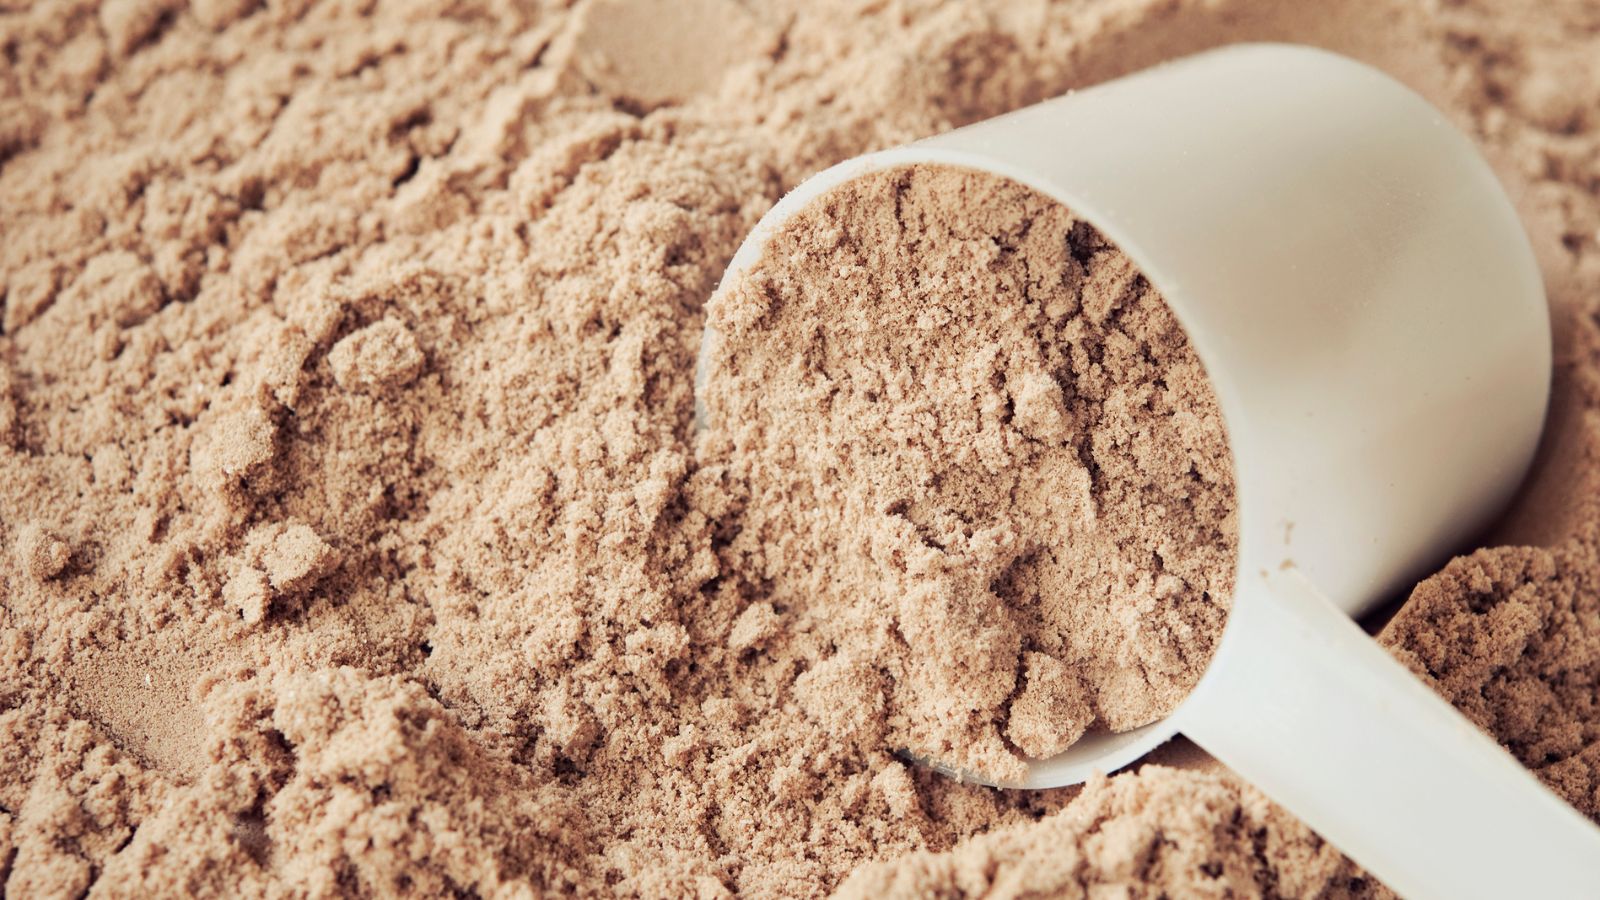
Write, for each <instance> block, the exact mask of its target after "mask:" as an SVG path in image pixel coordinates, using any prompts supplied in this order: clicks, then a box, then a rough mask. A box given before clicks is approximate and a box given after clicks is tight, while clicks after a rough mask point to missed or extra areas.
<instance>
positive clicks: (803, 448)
mask: <svg viewBox="0 0 1600 900" xmlns="http://www.w3.org/2000/svg"><path fill="white" fill-rule="evenodd" d="M706 314H707V328H708V329H710V330H711V331H713V332H714V333H715V335H716V338H714V339H713V341H712V342H711V344H710V345H709V346H710V347H711V348H712V349H711V351H710V352H711V359H710V360H709V361H708V362H709V368H708V370H707V375H708V378H707V381H706V384H705V389H704V392H705V398H704V399H705V403H706V406H707V408H708V409H709V410H710V416H709V427H710V435H709V436H708V438H707V441H706V445H707V447H708V448H710V449H709V453H710V454H711V455H724V456H726V457H727V459H728V467H729V470H730V472H731V473H732V478H733V480H734V481H735V482H736V483H737V484H738V485H739V488H740V490H741V491H742V492H744V493H745V494H746V495H747V499H746V500H745V501H744V510H743V516H742V518H741V519H740V521H739V524H738V528H739V532H738V536H737V537H736V538H735V539H734V540H733V542H732V544H731V547H732V549H733V551H734V552H735V553H737V554H738V555H739V557H740V565H739V569H740V570H741V571H743V572H747V573H750V574H751V575H753V576H755V577H757V578H759V580H760V582H761V585H760V586H761V589H762V590H764V591H766V596H767V599H766V600H765V601H764V602H763V604H761V605H760V606H758V607H752V609H753V610H761V612H748V613H747V615H751V616H755V615H762V616H764V615H768V612H766V611H767V610H774V611H775V610H776V609H778V608H780V607H781V608H784V609H787V610H791V611H792V613H791V618H792V619H793V620H794V622H795V624H794V627H799V628H806V629H817V630H818V631H820V632H821V633H824V634H827V635H828V636H829V639H830V641H831V643H832V644H833V645H834V646H836V648H837V651H836V652H835V653H834V654H833V655H831V656H829V657H828V658H827V659H825V660H823V661H821V662H820V663H819V664H818V665H817V666H815V667H814V668H812V669H810V670H809V671H807V672H805V673H804V674H803V675H801V677H800V679H799V681H798V682H797V684H796V688H797V693H798V695H799V697H800V699H801V702H802V704H804V705H805V706H806V707H807V708H808V709H811V710H814V711H815V712H816V714H817V715H819V716H821V717H823V718H824V720H825V721H828V722H830V723H831V724H833V725H835V726H837V727H839V728H840V729H844V730H849V731H852V732H860V731H863V730H865V731H870V732H871V733H872V734H873V735H874V736H875V737H877V738H879V739H881V740H885V741H888V742H889V743H890V745H892V746H902V747H907V748H909V749H910V750H911V751H912V752H913V753H916V754H918V755H926V756H932V757H934V758H937V759H938V760H940V761H942V762H945V763H947V764H950V765H954V766H959V767H962V768H966V769H970V770H973V771H977V772H981V773H983V774H985V775H988V776H990V777H999V778H1012V779H1015V778H1018V777H1020V776H1021V774H1022V762H1021V757H1034V758H1038V757H1045V756H1050V755H1052V754H1054V753H1057V752H1059V751H1060V750H1062V749H1064V748H1066V747H1067V746H1069V745H1070V744H1072V743H1073V742H1074V741H1076V740H1077V739H1078V738H1079V737H1081V736H1082V735H1083V734H1084V732H1085V731H1086V730H1087V729H1089V728H1091V727H1095V726H1101V727H1105V728H1109V729H1111V730H1114V731H1125V730H1128V729H1131V728H1136V727H1138V726H1140V725H1145V724H1148V723H1149V722H1152V721H1154V720H1156V719H1158V718H1160V717H1162V716H1164V715H1166V714H1167V713H1170V712H1171V711H1172V710H1173V709H1175V708H1176V707H1177V705H1178V703H1179V702H1180V701H1181V700H1182V699H1183V697H1184V696H1185V695H1186V694H1187V692H1188V691H1189V689H1190V688H1192V687H1193V686H1194V684H1195V682H1196V681H1197V680H1198V679H1199V677H1200V674H1201V672H1202V671H1203V670H1204V668H1205V666H1206V664H1207V663H1208V662H1210V659H1211V653H1212V650H1213V648H1214V646H1215V644H1216V640H1217V638H1218V636H1219V634H1220V632H1221V630H1222V626H1223V621H1224V618H1225V614H1226V611H1227V607H1228V598H1229V593H1230V590H1231V585H1232V580H1233V577H1234V565H1235V561H1236V558H1237V556H1236V552H1235V547H1236V538H1235V531H1236V528H1235V519H1236V515H1235V509H1234V497H1233V474H1232V468H1231V461H1230V457H1229V453H1228V447H1227V442H1226V439H1225V436H1224V433H1223V427H1222V419H1221V415H1220V412H1219V411H1218V409H1217V403H1216V399H1215V398H1214V397H1213V395H1212V392H1211V388H1210V386H1209V384H1208V383H1207V380H1206V376H1205V372H1204V371H1203V370H1202V368H1201V366H1200V362H1199V360H1198V359H1197V358H1196V357H1195V354H1194V350H1193V349H1192V348H1191V347H1190V346H1189V343H1188V340H1187V339H1186V338H1185V336H1184V333H1183V330H1182V328H1181V327H1180V326H1179V325H1178V323H1177V322H1176V320H1175V319H1174V318H1173V315H1172V312H1171V311H1170V310H1169V309H1168V308H1167V306H1166V304H1165V303H1164V302H1163V301H1162V299H1161V297H1160V296H1159V295H1158V294H1157V293H1156V291H1155V289H1154V288H1152V287H1151V285H1150V284H1149V282H1147V281H1146V280H1145V279H1144V277H1143V276H1142V275H1140V274H1139V272H1138V271H1137V270H1136V269H1135V268H1134V266H1133V264H1132V263H1131V262H1130V261H1129V260H1128V258H1127V257H1126V256H1125V255H1123V254H1122V253H1121V252H1120V251H1118V250H1117V249H1116V248H1115V247H1113V246H1111V245H1110V244H1109V243H1108V242H1107V241H1106V240H1105V239H1104V238H1103V237H1102V236H1101V235H1100V234H1099V233H1097V232H1096V231H1095V230H1094V229H1093V228H1091V227H1090V226H1089V225H1088V224H1087V223H1085V222H1083V221H1081V220H1079V219H1077V218H1075V217H1074V216H1073V215H1072V213H1071V212H1070V211H1068V210H1067V209H1065V208H1063V207H1062V206H1061V205H1060V204H1058V203H1055V202H1054V201H1052V200H1050V199H1049V198H1047V197H1045V196H1043V195H1041V194H1039V193H1037V192H1035V191H1033V190H1030V189H1028V188H1025V187H1022V186H1021V185H1018V184H1015V183H1012V182H1009V181H1006V180H1004V179H1002V178H999V177H997V176H993V175H987V174H983V173H978V172H973V171H967V170H962V169H955V168H942V167H934V166H915V167H908V168H900V169H893V170H889V171H884V172H878V173H875V174H872V175H869V176H865V177H862V178H859V179H856V180H854V181H851V182H849V183H847V184H845V185H842V186H840V187H837V188H834V189H833V190H831V191H830V192H828V193H827V194H825V195H824V196H822V197H820V198H819V199H817V200H815V201H813V202H812V204H811V205H810V206H809V207H807V208H806V209H804V210H802V211H800V212H799V213H797V214H796V215H794V216H793V217H792V218H790V219H789V220H788V221H787V222H785V223H784V225H783V226H782V227H781V228H779V230H778V231H777V232H776V233H775V234H774V235H772V237H771V238H770V239H769V240H768V241H767V243H766V245H765V247H764V249H763V252H762V255H761V258H760V259H759V261H757V262H756V263H755V265H754V266H752V267H751V268H750V269H749V270H747V271H745V272H743V273H741V274H740V275H739V276H738V277H737V278H736V279H735V280H733V281H732V282H731V283H729V284H726V285H724V287H723V288H722V290H721V291H719V293H718V294H717V295H716V296H715V297H714V298H713V299H712V300H711V302H710V303H709V304H708V306H707V313H706Z"/></svg>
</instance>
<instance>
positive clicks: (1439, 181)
mask: <svg viewBox="0 0 1600 900" xmlns="http://www.w3.org/2000/svg"><path fill="white" fill-rule="evenodd" d="M911 163H941V164H946V165H953V166H962V167H966V168H971V169H978V170H982V171H985V172H990V173H994V174H997V175H1002V176H1005V177H1009V178H1011V179H1014V180H1016V181H1018V182H1021V183H1023V184H1025V185H1028V186H1030V187H1032V188H1034V189H1036V190H1039V191H1041V192H1043V193H1045V194H1047V195H1049V196H1052V197H1054V198H1056V199H1057V200H1059V201H1061V202H1062V203H1063V204H1065V205H1066V206H1067V207H1068V208H1070V209H1071V210H1073V211H1074V212H1075V213H1076V214H1078V215H1079V216H1081V217H1082V218H1084V219H1086V220H1087V221H1088V222H1090V223H1091V224H1093V225H1094V226H1095V227H1096V228H1098V229H1099V230H1100V232H1101V233H1103V234H1104V235H1106V237H1108V238H1109V239H1111V240H1112V241H1113V242H1115V243H1116V244H1117V245H1118V246H1119V247H1120V248H1121V249H1122V250H1123V251H1124V252H1125V253H1126V254H1127V255H1128V256H1129V257H1131V258H1132V259H1133V261H1134V262H1135V263H1137V264H1138V266H1139V267H1140V268H1141V269H1142V270H1143V272H1144V274H1145V275H1146V277H1148V278H1149V280H1150V281H1151V283H1153V284H1154V285H1155V286H1156V287H1157V288H1158V289H1159V290H1160V292H1161V294H1162V296H1164V297H1165V298H1166V300H1167V301H1168V303H1169V304H1170V305H1171V307H1172V309H1173V311H1174V313H1175V314H1176V316H1177V318H1178V320H1179V321H1180V322H1181V323H1182V324H1183V326H1184V328H1185V330H1186V331H1187V332H1188V334H1189V338H1190V341H1191V343H1192V344H1193V346H1194V348H1195V350H1196V352H1197V353H1198V355H1199V356H1200V359H1201V361H1202V362H1203V363H1204V365H1205V367H1206V370H1207V372H1208V373H1209V375H1210V377H1211V380H1212V382H1213V385H1214V388H1215V390H1216V394H1217V397H1218V400H1219V402H1220V405H1221V408H1222V412H1223V416H1224V420H1225V422H1226V425H1227V430H1228V436H1229V441H1230V445H1231V448H1232V451H1233V456H1234V471H1235V477H1236V480H1237V483H1238V504H1239V523H1240V524H1239V527H1240V534H1239V540H1240V544H1239V572H1238V576H1237V582H1236V585H1237V587H1236V592H1235V596H1234V597H1233V610H1232V613H1231V615H1230V618H1229V621H1228V625H1227V628H1226V631H1225V633H1224V635H1223V639H1222V641H1221V643H1220V646H1219V649H1218V651H1217V654H1216V657H1215V658H1214V659H1213V661H1212V663H1211V666H1210V668H1209V669H1208V670H1207V672H1206V674H1205V676H1204V678H1203V679H1202V680H1201V682H1200V684H1199V686H1198V687H1197V688H1196V689H1195V691H1194V693H1193V694H1192V695H1191V696H1190V697H1189V698H1188V700H1187V701H1186V702H1185V703H1184V704H1183V706H1182V707H1181V708H1180V709H1179V710H1178V711H1177V712H1176V713H1175V714H1173V715H1172V716H1170V717H1169V718H1167V719H1165V720H1163V721H1161V722H1157V723H1155V724H1153V725H1149V726H1146V727H1144V728H1141V729H1138V730H1136V731H1131V732H1127V733H1124V734H1104V733H1101V734H1091V735H1089V736H1087V737H1085V738H1084V739H1083V740H1081V741H1080V742H1078V743H1077V744H1076V745H1074V746H1073V747H1072V748H1071V749H1069V750H1068V751H1067V752H1065V753H1063V754H1061V755H1060V756H1057V757H1055V758H1053V759H1048V760H1044V761H1040V762H1036V763H1034V764H1033V765H1032V766H1031V767H1030V769H1029V772H1028V777H1027V779H1026V780H1024V781H1023V782H1022V783H1021V784H1016V785H1005V786H1007V787H1034V788H1042V787H1051V786H1056V785H1064V784H1071V783H1075V782H1079V781H1082V780H1084V779H1085V778H1086V777H1087V776H1089V775H1090V774H1091V773H1092V772H1094V771H1097V770H1099V771H1107V772H1109V771H1112V770H1115V769H1118V768H1121V767H1122V766H1125V765H1127V764H1128V763H1130V762H1133V761H1134V760H1136V759H1138V758H1139V757H1140V756H1142V755H1144V754H1145V753H1146V752H1148V751H1149V750H1151V749H1152V748H1154V747H1156V746H1157V745H1158V744H1160V743H1162V742H1163V741H1166V740H1167V739H1169V738H1171V737H1172V736H1173V735H1174V734H1176V733H1178V732H1182V733H1183V734H1185V735H1187V736H1189V737H1190V738H1191V739H1193V740H1194V741H1195V742H1196V743H1197V744H1199V745H1200V746H1201V747H1203V748H1205V749H1206V750H1207V751H1209V752H1210V753H1211V754H1212V755H1214V756H1215V757H1217V758H1218V759H1220V760H1221V761H1222V762H1223V763H1225V764H1226V765H1228V766H1229V767H1230V768H1232V769H1233V770H1234V771H1235V772H1237V773H1238V774H1240V775H1241V776H1243V777H1244V778H1245V779H1247V780H1249V781H1250V782H1251V783H1253V784H1255V785H1256V786H1257V787H1259V788H1260V789H1261V790H1263V791H1264V792H1266V793H1267V794H1268V795H1269V796H1270V797H1272V798H1273V799H1274V800H1276V801H1277V802H1278V803H1280V804H1282V805H1283V806H1284V807H1286V808H1287V809H1288V810H1289V811H1290V812H1292V813H1294V814H1295V815H1297V816H1299V817H1300V818H1301V819H1303V820H1304V821H1306V822H1307V823H1308V824H1309V825H1311V826H1312V827H1313V828H1315V829H1316V830H1317V831H1318V832H1319V833H1320V834H1322V835H1323V836H1324V837H1325V838H1327V839H1328V840H1329V841H1331V842H1333V843H1334V844H1335V845H1336V846H1338V847H1339V848H1340V849H1341V850H1343V851H1344V852H1345V853H1347V854H1348V855H1350V856H1351V857H1352V858H1354V859H1355V860H1356V861H1357V862H1358V863H1360V864H1361V865H1362V866H1364V867H1366V868H1367V869H1368V870H1369V871H1370V872H1372V873H1373V874H1374V875H1376V876H1377V877H1378V878H1380V879H1381V880H1382V881H1383V882H1384V883H1386V884H1387V885H1388V886H1389V887H1391V888H1393V889H1395V890H1397V891H1399V892H1400V893H1401V894H1403V895H1405V896H1408V897H1417V898H1422V897H1443V898H1471V897H1485V898H1490V897H1492V898H1506V897H1540V898H1555V897H1584V898H1596V897H1600V829H1596V828H1595V827H1594V826H1593V825H1592V824H1590V823H1589V822H1588V821H1587V820H1586V819H1584V818H1583V817H1582V816H1580V815H1579V814H1578V813H1577V812H1575V811H1574V810H1573V809H1572V808H1571V807H1569V806H1567V805H1566V804H1565V803H1563V802H1562V801H1561V800H1560V799H1558V798H1557V797H1556V796H1555V795H1554V794H1552V793H1550V792H1549V791H1548V790H1546V789H1545V788H1544V787H1543V786H1542V785H1541V784H1540V783H1539V782H1538V780H1537V779H1535V778H1534V777H1533V776H1532V774H1530V773H1529V772H1528V771H1527V770H1526V769H1524V768H1523V767H1522V766H1521V765H1519V764H1518V763H1517V762H1516V760H1515V759H1514V758H1513V757H1511V756H1510V755H1509V754H1508V753H1506V752H1505V751H1504V750H1503V749H1501V747H1500V746H1499V745H1497V744H1496V743H1495V742H1494V741H1493V740H1491V739H1490V738H1488V737H1487V736H1485V735H1483V734H1482V733H1481V732H1479V731H1478V730H1477V729H1476V728H1475V727H1474V726H1473V725H1472V724H1471V723H1470V722H1469V721H1468V720H1467V719H1465V718H1464V717H1463V716H1461V715H1460V714H1459V713H1457V712H1456V711H1455V709H1454V708H1452V707H1451V706H1450V705H1449V704H1448V703H1446V702H1445V701H1443V700H1442V699H1440V698H1439V697H1437V696H1436V695H1434V694H1433V693H1432V692H1431V691H1430V690H1429V689H1428V688H1427V687H1426V686H1424V685H1423V684H1422V683H1421V682H1419V681H1418V680H1417V679H1415V678H1414V677H1412V675H1411V674H1410V673H1409V672H1408V671H1407V670H1406V669H1405V668H1404V667H1402V666H1401V665H1400V664H1399V663H1397V662H1396V661H1395V660H1394V659H1392V658H1391V657H1390V656H1389V655H1388V654H1387V653H1386V652H1384V651H1383V650H1382V649H1381V648H1380V647H1379V646H1378V645H1377V644H1375V643H1374V642H1373V641H1372V639H1371V638H1369V637H1368V636H1367V635H1366V634H1365V633H1364V632H1363V631H1362V630H1361V629H1360V628H1359V627H1358V626H1357V625H1356V624H1355V623H1354V622H1353V621H1352V620H1351V618H1350V616H1351V615H1355V614H1359V613H1361V612H1362V611H1364V610H1366V609H1367V608H1368V607H1370V606H1371V605H1372V604H1373V603H1374V602H1375V601H1377V600H1379V599H1381V598H1382V597H1384V596H1385V595H1386V594H1388V593H1390V592H1391V591H1394V590H1396V589H1399V588H1402V587H1403V586H1404V585H1406V584H1407V583H1408V582H1409V581H1411V580H1413V579H1414V578H1416V577H1417V576H1418V575H1420V574H1422V573H1425V572H1427V571H1428V570H1429V569H1430V568H1431V567H1432V566H1434V565H1436V564H1437V563H1438V562H1439V561H1440V559H1441V558H1442V557H1443V556H1445V555H1446V554H1447V553H1448V552H1449V551H1450V549H1451V548H1452V547H1455V546H1456V545H1457V543H1458V542H1459V541H1461V540H1462V539H1464V538H1466V537H1468V536H1469V535H1470V534H1471V533H1472V532H1473V530H1474V529H1476V528H1478V527H1480V526H1481V525H1482V524H1483V523H1484V521H1485V519H1486V518H1487V517H1488V516H1490V515H1491V514H1492V513H1494V512H1495V511H1497V510H1498V509H1500V508H1501V506H1502V505H1503V504H1504V503H1505V502H1506V500H1507V499H1508V498H1509V497H1510V495H1511V493H1512V491H1513V490H1514V489H1515V488H1516V486H1517V484H1518V482H1519V481H1520V479H1521V478H1522V476H1523V474H1524V472H1525V470H1526V468H1527V466H1528V463H1529V461H1530V460H1531V458H1532V455H1533V452H1534V448H1535V445H1536V444H1537V442H1538V439H1539V433H1540V428H1541V423H1542V422H1543V418H1544V412H1545V404H1546V400H1547V395H1548V391H1549V377H1550V331H1549V320H1548V313H1547V310H1546V307H1545V300H1544V291H1543V286H1542V284H1541V282H1540V277H1539V272H1538V269H1537V268H1536V266H1535V263H1534V258H1533V254H1532V252H1531V250H1530V248H1529V246H1528V240H1527V237H1526V235H1525V234H1524V232H1523V230H1522V228H1521V226H1520V224H1519V223H1518V220H1517V217H1516V214H1515V212H1514V211H1513V209H1512V207H1511V205H1510V204H1509V203H1508V202H1507V200H1506V197H1505V195H1504V193H1503V192H1502V190H1501V188H1500V185H1499V184H1498V183H1497V182H1496V181H1495V178H1494V175H1493V174H1492V173H1491V172H1490V170H1489V168H1488V166H1487V165H1486V164H1485V163H1484V161H1483V160H1482V158H1481V157H1480V156H1479V155H1478V153H1477V152H1476V151H1475V149H1474V148H1473V146H1472V144H1471V142H1470V141H1469V140H1468V139H1467V138H1466V137H1464V136H1463V135H1462V134H1461V133H1460V132H1458V131H1456V130H1455V129H1454V128H1452V127H1451V126H1450V125H1449V124H1447V123H1446V122H1445V121H1444V119H1443V118H1442V117H1441V116H1440V114H1439V113H1438V112H1437V111H1435V110H1434V109H1433V108H1432V107H1430V106H1429V105H1428V104H1427V103H1426V102H1424V101H1423V100H1422V99H1421V98H1419V97H1417V96H1416V95H1415V94H1413V93H1412V92H1410V91H1409V90H1407V89H1406V88H1404V87H1403V86H1401V85H1400V84H1398V83H1397V82H1395V81H1393V80H1391V79H1390V78H1388V77H1387V76H1385V75H1383V74H1382V73H1380V72H1378V71H1376V70H1373V69H1371V68H1368V67H1366V66H1364V65H1361V64H1358V63H1355V62H1352V61H1350V60H1347V59H1344V58H1341V57H1339V56H1335V55H1333V54H1330V53H1326V52H1323V51H1319V50H1313V49H1309V48H1304V47H1292V46H1283V45H1246V46H1237V47H1231V48H1226V49H1223V50H1218V51H1213V52H1210V53H1206V54H1202V55H1200V56H1195V57H1191V58H1189V59H1186V60H1182V61H1180V62H1176V63H1172V64H1169V65H1166V66H1162V67H1160V68H1157V69H1152V70H1150V71H1147V72H1143V73H1140V74H1137V75H1134V76H1131V77H1128V78H1124V79H1121V80H1119V81H1115V82H1111V83H1109V84H1105V85H1102V86H1100V87H1096V88H1093V89H1090V90H1086V91H1083V92H1080V93H1076V94H1072V95H1069V96H1066V97H1062V98H1058V99H1056V100H1051V101H1049V102H1046V103H1041V104H1038V105H1036V106H1032V107H1029V108H1026V109H1022V110H1019V111H1017V112H1014V113H1011V114H1009V115H1005V116H1001V117H999V118H996V119H992V120H989V121H986V122H981V123H978V124H976V125H972V126H970V127H967V128H963V129H960V130H958V131H954V132H950V133H948V134H944V135H940V136H938V137H935V138H931V139H929V140H926V141H922V142H919V143H916V144H912V145H909V146H905V147H900V148H897V149H894V150H889V151H886V152H882V153H875V154H872V155H870V156H865V157H862V158H859V159H855V160H851V161H849V162H846V163H843V164H841V165H838V166H835V167H833V168H831V169H828V170H826V171H824V172H822V173H820V174H818V175H817V176H815V177H813V178H811V179H810V180H808V181H807V182H805V183H804V184H802V185H801V186H800V187H799V188H797V189H796V190H795V191H793V192H792V193H791V194H789V195H788V196H786V197H784V198H783V200H782V201H781V202H779V203H778V204H777V205H776V206H775V207H774V208H773V209H772V211H771V212H769V213H768V214H767V216H766V217H765V218H764V219H763V220H762V221H761V223H760V224H759V225H758V226H757V228H756V229H755V231H754V233H752V234H751V236H750V237H749V238H748V239H747V240H746V241H745V243H744V245H743V246H742V247H741V248H740V249H739V252H738V254H737V255H736V256H735V257H734V260H733V263H732V265H731V266H730V268H729V273H728V275H727V276H725V282H726V281H731V280H732V279H733V278H734V277H736V276H737V275H738V273H739V272H741V271H743V270H744V269H746V268H748V267H750V266H751V265H753V264H754V263H755V262H756V261H757V259H758V258H759V257H760V254H761V250H762V246H763V245H764V243H765V241H766V239H767V237H768V236H769V235H771V234H772V233H773V232H774V231H775V230H776V229H777V228H778V227H780V226H781V225H782V224H783V222H784V221H785V220H787V219H788V217H789V216H790V215H792V214H793V213H795V212H796V211H798V210H799V209H801V208H802V207H804V206H805V205H806V204H808V203H809V202H810V201H811V200H812V199H814V198H816V197H817V196H818V195H819V194H822V193H824V192H826V191H827V190H829V189H830V188H833V187H835V186H837V185H839V184H841V183H844V182H846V181H849V180H851V179H853V178H856V177H859V176H861V175H863V174H866V173H868V172H872V171H875V170H879V169H883V168H887V167H892V166H901V165H906V164H911ZM716 342H717V335H716V333H715V332H714V331H712V330H711V329H709V328H708V330H707V332H706V335H705V338H704V342H703V344H702V347H701V357H700V367H699V369H700V370H699V372H698V373H697V378H698V379H700V381H699V383H698V384H697V393H698V394H699V395H701V396H702V397H703V396H704V391H703V390H700V389H699V387H700V386H702V385H703V379H704V378H705V377H706V374H707V372H708V371H709V363H708V361H710V360H713V359H714V358H715V355H716V352H717V348H716ZM705 412H706V411H705V410H704V409H701V410H699V414H700V419H701V421H702V422H704V420H705ZM969 777H970V776H969ZM980 780H981V779H980Z"/></svg>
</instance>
